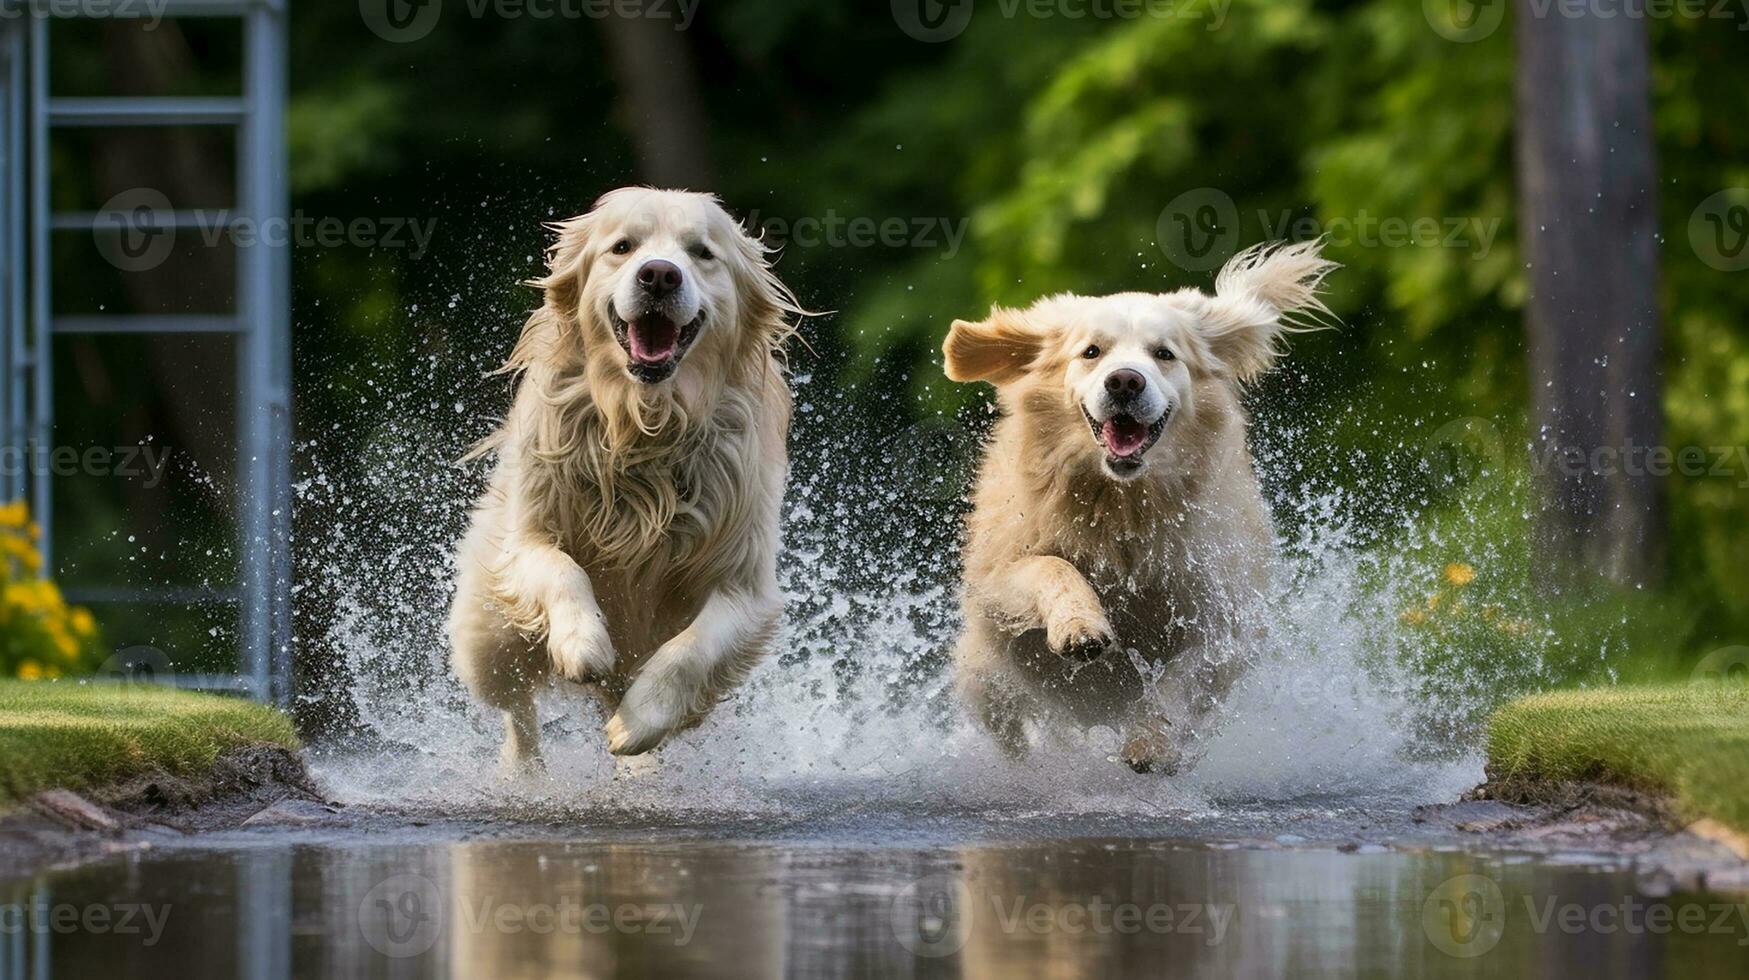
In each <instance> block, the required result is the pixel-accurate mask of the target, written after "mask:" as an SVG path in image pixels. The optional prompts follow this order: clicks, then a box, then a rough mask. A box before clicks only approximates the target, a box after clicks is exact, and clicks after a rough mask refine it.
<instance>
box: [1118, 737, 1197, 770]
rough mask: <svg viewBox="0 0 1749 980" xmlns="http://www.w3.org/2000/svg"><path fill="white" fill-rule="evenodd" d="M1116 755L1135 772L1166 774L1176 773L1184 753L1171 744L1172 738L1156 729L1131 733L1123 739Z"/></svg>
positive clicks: (1181, 763)
mask: <svg viewBox="0 0 1749 980" xmlns="http://www.w3.org/2000/svg"><path fill="white" fill-rule="evenodd" d="M1117 757H1118V759H1119V761H1121V762H1122V763H1123V764H1124V765H1126V766H1129V767H1130V768H1131V769H1134V770H1135V771H1136V772H1140V773H1160V774H1161V775H1166V776H1172V775H1176V774H1177V773H1178V770H1179V768H1180V767H1181V766H1182V765H1183V762H1184V753H1183V752H1181V751H1180V750H1179V748H1178V746H1176V745H1174V744H1173V742H1172V739H1171V738H1170V737H1169V736H1167V735H1165V734H1163V733H1161V732H1156V731H1142V732H1137V733H1135V734H1132V735H1131V736H1130V737H1129V738H1128V739H1125V740H1124V743H1123V747H1122V748H1120V749H1119V750H1118V756H1117Z"/></svg>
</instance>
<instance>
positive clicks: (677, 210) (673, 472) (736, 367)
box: [449, 188, 802, 769]
mask: <svg viewBox="0 0 1749 980" xmlns="http://www.w3.org/2000/svg"><path fill="white" fill-rule="evenodd" d="M555 227H556V230H557V232H558V242H557V244H556V245H555V246H554V247H553V248H552V250H551V251H550V253H549V254H548V271H547V274H546V276H545V277H544V278H542V279H540V280H538V281H537V282H536V283H534V285H536V286H538V287H540V288H541V289H542V290H544V301H543V303H542V305H541V307H540V309H538V310H536V311H535V312H534V314H533V315H531V316H530V317H529V319H528V321H527V323H526V324H525V325H524V326H523V330H522V335H521V337H520V338H519V339H518V341H517V343H516V346H515V348H514V350H513V351H512V353H511V355H510V358H509V361H508V362H507V364H506V365H505V370H506V371H507V372H509V373H512V374H514V375H515V376H516V377H517V379H518V380H517V386H516V394H515V398H514V400H513V402H512V405H511V408H510V411H509V414H508V415H507V417H506V418H505V420H504V422H503V424H502V425H501V426H499V428H498V430H497V431H496V432H494V433H493V434H492V435H491V436H490V437H488V438H487V439H486V440H485V441H484V442H483V443H482V444H481V445H480V447H478V448H477V449H476V450H475V455H487V454H493V455H495V457H496V465H495V466H494V468H493V471H492V475H491V478H490V482H489V485H488V487H487V490H486V493H485V495H484V496H483V497H482V498H481V500H480V502H479V504H478V506H477V507H476V509H475V511H474V514H473V519H472V523H471V526H470V527H469V529H468V532H467V535H466V536H465V537H464V538H463V540H462V542H461V545H460V548H459V550H458V552H457V555H456V576H457V580H456V593H455V598H454V601H453V603H452V605H451V608H450V616H449V636H450V642H451V648H452V654H451V664H452V667H453V668H454V670H455V672H456V674H457V675H458V676H459V677H460V679H461V680H462V681H463V683H464V684H465V685H466V686H467V687H468V689H469V690H470V691H472V693H473V694H474V695H475V696H476V697H477V698H479V699H480V700H481V701H483V702H484V703H485V704H487V705H489V706H490V707H492V708H495V709H497V710H498V711H500V712H502V713H503V716H504V722H505V741H504V751H503V759H504V762H505V764H506V766H507V767H509V768H511V769H523V768H529V767H532V766H535V765H537V764H538V761H539V731H538V726H537V721H536V714H535V701H534V698H535V693H536V690H537V689H538V688H539V687H540V686H542V685H543V684H544V683H546V682H547V680H548V678H549V677H550V676H552V675H557V676H558V677H560V678H563V679H564V680H567V681H572V682H575V683H578V684H582V685H585V686H586V687H587V688H588V689H589V690H590V691H591V692H593V693H594V695H595V696H596V697H597V698H598V699H599V700H600V702H601V704H602V707H603V711H604V714H605V716H607V717H608V722H607V726H606V736H607V744H608V748H609V749H610V750H611V751H612V752H613V753H614V754H616V755H636V754H639V753H642V752H646V751H648V750H650V749H652V748H655V747H656V746H657V745H659V744H661V743H662V741H663V740H664V739H666V738H668V737H669V736H670V735H672V734H674V733H675V732H677V731H680V730H682V729H683V728H686V727H688V726H691V725H694V724H697V723H698V722H699V721H701V720H702V719H703V718H704V716H705V713H706V712H708V711H709V710H710V709H711V708H712V707H713V706H714V705H715V704H716V702H717V700H718V699H719V698H720V697H721V696H722V695H723V694H724V693H725V692H727V691H728V690H730V689H732V688H733V687H734V686H735V685H736V684H737V683H739V681H740V680H741V678H742V677H744V676H745V675H746V673H747V671H748V670H749V669H750V668H751V667H752V666H753V664H754V663H755V662H756V661H757V660H758V659H759V658H760V657H761V656H763V655H764V653H765V652H766V650H767V647H768V646H769V644H770V641H771V637H772V635H773V633H774V632H775V630H776V629H777V623H778V617H779V615H780V613H781V610H782V602H781V599H780V593H779V591H778V587H777V570H776V562H777V548H778V518H779V509H780V504H781V501H782V497H783V488H784V482H785V480H786V478H787V475H788V469H789V465H788V456H787V453H786V449H785V442H786V439H787V435H788V430H789V419H790V393H789V387H788V384H787V382H786V381H785V378H784V371H783V365H782V361H781V356H782V345H783V342H784V340H785V339H786V338H787V337H789V336H790V334H791V333H792V332H793V322H794V319H795V317H797V316H799V315H800V314H801V313H802V310H801V308H800V306H799V305H798V304H797V302H796V300H795V297H794V295H793V294H791V292H790V291H789V290H788V289H787V288H786V287H785V286H784V285H783V283H781V282H780V281H779V280H778V279H777V277H776V275H775V274H774V273H773V272H772V270H771V267H770V264H769V262H768V261H767V253H766V250H765V248H764V246H763V245H761V244H760V243H759V242H757V241H755V240H754V239H753V238H752V237H750V236H749V235H748V234H747V233H746V232H745V231H744V230H743V229H742V227H741V226H740V225H739V224H737V223H736V222H735V221H734V219H732V218H731V217H729V215H728V214H727V213H726V212H725V211H724V210H723V208H722V206H721V205H720V204H719V203H718V202H717V200H716V199H715V198H713V197H711V196H709V195H705V194H695V193H685V192H679V191H660V190H651V189H647V188H624V189H621V190H617V191H613V192H611V193H609V194H607V195H605V196H604V197H602V198H601V199H600V200H599V201H597V202H596V204H595V207H594V208H593V209H592V210H591V211H590V212H589V213H588V214H585V215H582V216H581V217H577V218H573V219H571V220H568V221H564V222H561V223H559V224H558V225H556V226H555Z"/></svg>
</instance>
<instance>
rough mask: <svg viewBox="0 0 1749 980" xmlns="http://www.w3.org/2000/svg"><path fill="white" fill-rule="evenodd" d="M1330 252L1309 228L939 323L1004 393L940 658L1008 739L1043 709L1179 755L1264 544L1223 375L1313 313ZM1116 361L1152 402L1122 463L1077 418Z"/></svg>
mask: <svg viewBox="0 0 1749 980" xmlns="http://www.w3.org/2000/svg"><path fill="white" fill-rule="evenodd" d="M1333 267H1334V265H1333V263H1330V262H1327V261H1325V260H1324V259H1322V258H1321V257H1320V255H1319V246H1318V243H1306V244H1300V245H1292V246H1286V247H1279V248H1256V249H1252V250H1249V251H1247V252H1245V253H1243V254H1241V255H1239V256H1238V257H1236V258H1234V259H1233V260H1232V261H1231V262H1230V263H1229V264H1228V265H1227V266H1226V268H1225V269H1223V270H1222V272H1221V273H1220V275H1219V276H1218V277H1217V280H1216V291H1215V294H1214V295H1209V294H1206V293H1203V292H1200V291H1198V290H1193V289H1184V290H1179V291H1177V292H1173V293H1165V294H1151V293H1125V294H1119V295H1115V296H1104V297H1082V296H1073V295H1062V296H1053V297H1049V298H1047V299H1044V300H1041V301H1039V302H1038V303H1036V304H1034V305H1033V306H1031V307H1030V308H1028V309H1025V310H1010V309H1001V308H998V309H996V310H995V311H993V312H992V314H991V316H990V318H989V319H987V320H984V321H981V322H977V323H968V322H965V321H957V322H955V323H954V325H953V328H952V330H951V332H950V334H949V336H948V338H947V340H946V342H945V344H944V351H945V354H946V370H947V375H948V377H949V378H951V379H953V380H955V381H987V382H989V383H991V384H993V385H995V386H996V389H997V393H998V399H999V403H1000V408H1001V416H1000V419H999V420H998V422H997V423H996V426H995V431H994V433H993V434H992V437H991V439H990V442H989V446H988V450H987V455H986V457H985V459H984V461H983V465H982V469H981V471H980V474H979V478H978V480H977V485H976V488H975V491H974V495H973V510H972V513H971V515H970V516H969V518H968V520H967V542H966V549H965V583H964V599H963V603H964V613H965V628H964V634H963V635H962V636H961V638H960V641H959V644H958V647H957V650H956V654H955V658H956V668H957V672H958V683H959V689H960V693H961V695H962V697H963V699H964V701H965V702H966V704H967V706H968V707H969V708H970V709H971V711H972V712H973V714H974V715H975V716H976V717H977V718H978V719H980V720H981V721H982V722H983V723H984V725H985V726H986V727H987V728H988V729H989V730H990V731H991V732H992V733H993V734H994V735H995V736H996V737H997V739H998V740H999V741H1000V742H1001V743H1002V744H1003V745H1004V746H1005V747H1006V748H1008V749H1009V750H1010V751H1012V752H1015V753H1021V752H1024V751H1025V750H1026V747H1027V745H1028V743H1029V736H1028V731H1027V726H1028V723H1029V722H1051V723H1062V724H1067V725H1070V726H1074V727H1079V728H1087V727H1091V726H1096V725H1103V726H1108V727H1110V728H1113V729H1115V730H1116V731H1117V732H1118V733H1119V735H1120V736H1121V738H1122V739H1123V742H1122V748H1121V753H1120V754H1121V756H1122V758H1123V759H1124V761H1126V762H1128V763H1129V764H1131V765H1132V766H1134V767H1136V768H1137V769H1141V770H1150V769H1154V770H1165V771H1172V770H1175V769H1177V768H1179V767H1180V766H1182V765H1184V764H1186V763H1187V762H1189V761H1191V760H1192V759H1193V758H1194V756H1195V754H1196V752H1197V751H1198V746H1199V744H1200V742H1201V741H1202V737H1203V736H1205V735H1206V734H1207V732H1208V731H1209V728H1210V726H1211V725H1212V724H1213V721H1214V716H1213V713H1214V711H1215V709H1216V708H1217V706H1218V705H1219V703H1220V701H1221V699H1222V697H1223V696H1224V695H1225V694H1226V693H1227V691H1228V689H1229V688H1230V687H1231V685H1232V683H1233V682H1234V680H1235V679H1236V678H1237V676H1238V674H1239V665H1240V664H1241V663H1242V662H1243V660H1244V658H1245V656H1246V655H1247V653H1248V652H1249V651H1248V649H1247V647H1248V645H1250V644H1253V643H1254V642H1255V640H1256V637H1257V632H1256V630H1257V623H1256V610H1257V601H1258V600H1259V598H1260V597H1261V596H1262V595H1263V593H1264V590H1265V587H1266V584H1267V580H1268V574H1269V566H1270V563H1271V559H1272V557H1273V553H1274V531H1273V528H1272V525H1271V522H1270V517H1269V514H1268V511H1267V510H1266V508H1265V506H1264V502H1263V498H1262V494H1261V492H1260V490H1259V487H1258V482H1257V477H1256V474H1255V472H1254V470H1253V467H1252V461H1251V457H1250V454H1249V451H1248V450H1247V448H1246V425H1247V421H1246V417H1245V414H1244V412H1243V410H1242V408H1241V406H1240V393H1241V389H1242V386H1243V385H1244V384H1245V383H1247V382H1249V381H1251V380H1252V379H1254V378H1256V377H1258V376H1259V375H1261V374H1263V373H1265V372H1266V371H1268V370H1269V369H1270V368H1271V366H1272V365H1273V363H1274V361H1275V359H1276V357H1277V356H1278V353H1279V350H1280V342H1281V340H1282V337H1283V335H1284V333H1286V332H1288V331H1290V330H1293V329H1296V325H1297V324H1304V323H1305V322H1306V321H1305V320H1304V319H1303V317H1304V316H1306V315H1316V314H1320V313H1323V312H1325V310H1324V307H1323V304H1322V303H1321V301H1320V300H1319V299H1318V290H1319V287H1320V284H1321V282H1322V280H1323V277H1324V276H1325V275H1326V274H1327V273H1328V272H1329V271H1330V270H1331V269H1332V268H1333ZM1296 317H1302V319H1298V320H1296ZM1120 370H1123V371H1132V372H1134V373H1135V375H1136V376H1138V377H1140V378H1141V379H1142V380H1143V381H1144V382H1145V387H1144V388H1143V390H1142V392H1141V394H1140V395H1139V396H1136V397H1137V398H1138V404H1140V403H1144V402H1145V404H1146V414H1147V415H1148V416H1149V417H1152V414H1153V413H1154V412H1156V411H1157V412H1160V413H1163V414H1161V415H1160V418H1161V419H1162V420H1163V421H1161V422H1160V423H1158V424H1159V425H1161V426H1162V429H1161V431H1160V434H1159V435H1158V437H1157V440H1158V441H1156V442H1154V443H1153V444H1152V446H1151V447H1150V448H1147V449H1146V450H1144V451H1143V453H1142V454H1141V455H1140V456H1139V457H1136V458H1133V459H1125V458H1121V457H1118V460H1119V462H1118V464H1117V466H1118V467H1121V468H1122V471H1121V472H1119V471H1118V469H1117V468H1116V467H1114V465H1113V464H1111V463H1109V462H1108V460H1109V459H1112V458H1114V457H1113V456H1111V455H1110V454H1109V453H1108V444H1107V443H1105V442H1102V440H1101V437H1100V436H1098V435H1097V434H1096V431H1095V430H1096V428H1097V425H1098V419H1099V417H1100V415H1101V411H1102V405H1103V404H1104V403H1103V402H1102V401H1101V400H1102V399H1104V398H1107V397H1109V396H1108V395H1107V392H1109V391H1110V390H1111V387H1110V385H1109V384H1108V382H1109V379H1110V377H1111V375H1112V374H1113V373H1114V372H1117V371H1120Z"/></svg>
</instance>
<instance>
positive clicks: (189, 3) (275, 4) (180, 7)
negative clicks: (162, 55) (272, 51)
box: [0, 0, 283, 20]
mask: <svg viewBox="0 0 1749 980" xmlns="http://www.w3.org/2000/svg"><path fill="white" fill-rule="evenodd" d="M282 3H283V0H152V2H147V0H135V2H133V3H123V2H120V0H117V2H113V3H110V4H109V5H108V6H107V7H105V8H104V10H103V14H102V16H104V17H106V18H108V19H110V20H138V19H143V18H167V17H242V16H244V15H245V14H248V13H249V12H250V11H252V10H254V9H256V8H258V7H268V8H271V9H274V10H278V9H280V7H281V5H282ZM25 6H35V7H36V8H37V9H38V10H39V11H41V12H42V13H45V14H47V15H49V16H51V17H61V18H65V19H68V20H74V19H77V18H80V17H90V16H92V14H91V13H90V11H89V10H88V9H87V8H88V7H89V5H88V4H86V5H78V4H67V3H44V2H42V0H37V2H35V3H34V4H29V3H27V2H18V0H0V10H5V11H13V10H17V9H20V8H23V7H25Z"/></svg>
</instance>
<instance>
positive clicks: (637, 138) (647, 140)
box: [601, 17, 716, 191]
mask: <svg viewBox="0 0 1749 980" xmlns="http://www.w3.org/2000/svg"><path fill="white" fill-rule="evenodd" d="M601 23H602V29H603V31H604V32H605V36H606V40H607V50H608V59H609V61H610V62H611V63H612V66H613V79H614V83H615V85H616V87H617V88H618V89H619V93H620V102H619V106H618V112H619V116H620V123H621V125H623V126H624V127H625V128H626V132H627V134H628V135H630V136H631V140H632V145H633V147H634V148H635V149H636V150H637V154H638V176H639V177H640V178H641V179H642V180H643V181H645V182H646V183H649V184H653V185H655V186H657V187H666V188H672V189H676V190H695V191H709V190H715V186H714V184H715V180H716V172H715V170H714V169H713V168H712V167H711V161H710V146H709V140H708V138H707V137H708V136H709V121H708V119H707V118H706V115H705V110H704V97H703V94H702V92H701V90H700V88H699V80H698V69H697V67H696V66H695V65H694V64H693V60H692V49H691V48H690V47H688V45H687V40H686V35H685V34H683V33H682V32H680V31H677V30H675V29H674V26H673V25H672V24H671V23H670V22H668V21H666V20H662V19H659V18H654V17H607V18H604V19H603V20H602V22H601Z"/></svg>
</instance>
